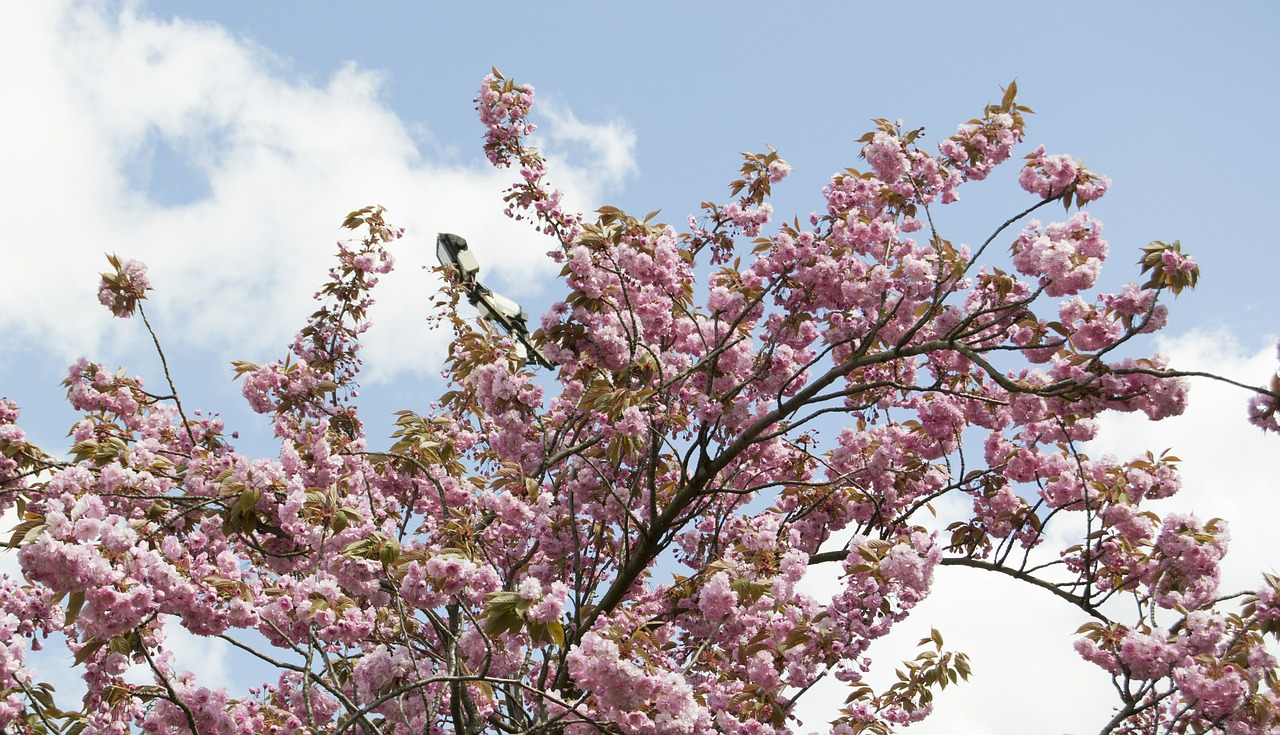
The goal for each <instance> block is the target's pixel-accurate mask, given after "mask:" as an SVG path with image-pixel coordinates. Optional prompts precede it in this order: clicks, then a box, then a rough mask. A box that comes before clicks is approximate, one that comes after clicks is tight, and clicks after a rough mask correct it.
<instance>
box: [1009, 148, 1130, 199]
mask: <svg viewBox="0 0 1280 735" xmlns="http://www.w3.org/2000/svg"><path fill="white" fill-rule="evenodd" d="M1018 183H1019V184H1020V185H1021V186H1022V188H1023V189H1025V190H1026V191H1028V192H1030V193H1032V194H1036V195H1038V196H1040V197H1041V198H1042V199H1056V198H1058V197H1061V196H1064V195H1067V194H1071V195H1073V196H1074V197H1075V201H1076V202H1077V203H1079V204H1085V203H1088V202H1091V201H1094V200H1095V199H1101V198H1102V195H1103V194H1106V193H1107V189H1108V188H1110V186H1111V179H1109V178H1107V177H1106V176H1098V175H1096V174H1094V173H1093V172H1091V171H1089V170H1088V169H1086V168H1085V167H1084V166H1082V165H1080V162H1079V161H1076V160H1074V159H1072V158H1071V156H1068V155H1065V154H1056V155H1046V154H1045V152H1044V146H1040V147H1039V148H1036V150H1035V151H1034V152H1033V153H1031V154H1029V155H1028V156H1027V163H1026V165H1025V166H1023V167H1022V171H1020V172H1019V173H1018Z"/></svg>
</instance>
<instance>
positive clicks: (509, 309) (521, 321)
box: [436, 232, 553, 368]
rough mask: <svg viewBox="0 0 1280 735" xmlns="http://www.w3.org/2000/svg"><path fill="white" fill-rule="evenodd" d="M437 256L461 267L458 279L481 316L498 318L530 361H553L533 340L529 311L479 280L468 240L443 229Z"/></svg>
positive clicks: (446, 263)
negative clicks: (530, 339) (531, 340)
mask: <svg viewBox="0 0 1280 735" xmlns="http://www.w3.org/2000/svg"><path fill="white" fill-rule="evenodd" d="M436 259H437V260H439V261H440V265H443V266H447V267H451V268H454V269H455V270H457V271H458V281H459V282H460V283H461V284H462V288H463V289H464V290H465V291H466V292H467V301H470V302H471V304H472V305H473V306H475V307H476V308H477V309H479V310H480V317H481V318H483V319H487V320H489V321H491V322H496V323H497V324H498V326H500V327H502V329H503V330H504V331H506V333H507V334H508V335H509V336H511V337H513V338H514V339H515V340H516V352H517V353H518V354H519V355H520V356H521V357H522V358H524V360H525V362H526V363H534V364H536V365H540V366H542V367H545V368H551V367H553V365H552V364H551V361H550V360H548V359H547V358H546V357H545V356H544V355H543V354H542V353H541V352H540V351H538V348H537V347H534V346H533V344H532V343H531V342H530V341H529V326H528V324H529V315H528V314H526V313H525V311H524V309H522V308H520V304H517V303H516V302H515V301H513V300H511V299H509V298H507V297H506V296H503V295H502V294H500V293H495V292H494V291H493V290H492V289H490V288H488V287H487V286H485V285H483V284H481V283H480V282H479V281H478V280H476V274H478V273H479V272H480V262H479V261H477V260H476V256H475V253H473V252H471V249H470V248H469V247H467V241H466V240H465V239H463V238H461V237H459V236H457V235H453V234H450V233H447V232H441V233H440V234H439V235H437V236H436Z"/></svg>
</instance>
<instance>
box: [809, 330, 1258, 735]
mask: <svg viewBox="0 0 1280 735" xmlns="http://www.w3.org/2000/svg"><path fill="white" fill-rule="evenodd" d="M1155 346H1156V349H1157V350H1158V351H1160V352H1163V353H1164V354H1166V355H1168V356H1169V357H1170V359H1171V360H1172V364H1173V366H1174V367H1176V368H1179V369H1182V370H1192V371H1197V370H1198V371H1208V372H1213V373H1216V374H1219V375H1223V376H1227V377H1230V378H1234V379H1236V380H1239V381H1241V382H1243V383H1246V384H1252V383H1257V384H1259V385H1261V384H1263V383H1265V382H1267V380H1268V379H1269V376H1270V375H1271V372H1272V371H1274V369H1275V359H1276V355H1275V349H1274V348H1273V347H1272V346H1271V345H1269V344H1268V345H1266V346H1263V347H1261V348H1252V347H1246V346H1243V345H1241V344H1239V343H1237V342H1235V341H1233V340H1232V339H1231V338H1230V337H1229V336H1226V335H1222V334H1213V335H1210V334H1204V333H1198V332H1197V333H1190V334H1185V335H1182V336H1180V337H1177V338H1162V339H1159V340H1157V342H1156V345H1155ZM1247 398H1248V396H1247V395H1246V393H1245V392H1244V391H1242V390H1241V389H1239V388H1234V387H1231V386H1226V385H1223V384H1220V383H1214V382H1211V381H1207V380H1196V381H1193V382H1192V387H1191V400H1190V407H1189V408H1188V410H1187V412H1186V413H1185V414H1183V415H1182V416H1179V417H1176V418H1172V419H1167V420H1165V421H1160V422H1156V423H1152V422H1150V421H1148V420H1146V418H1145V417H1144V416H1142V415H1141V414H1137V415H1131V414H1109V415H1106V416H1104V417H1103V418H1102V419H1101V420H1100V421H1099V425H1100V431H1099V438H1098V439H1097V440H1095V441H1093V442H1090V443H1089V445H1088V446H1086V447H1085V448H1084V449H1085V451H1086V452H1088V453H1089V454H1090V455H1097V456H1102V455H1105V454H1113V455H1115V456H1118V457H1130V456H1134V455H1138V454H1141V453H1143V452H1146V451H1147V450H1153V451H1155V452H1157V453H1158V452H1160V451H1162V450H1164V449H1166V448H1171V449H1172V450H1173V453H1174V454H1175V455H1177V456H1178V457H1180V458H1181V459H1182V460H1183V464H1182V470H1183V489H1182V490H1181V491H1180V492H1179V493H1178V494H1177V495H1175V496H1173V497H1172V498H1169V499H1167V500H1164V501H1160V502H1158V503H1153V504H1152V508H1153V509H1154V510H1156V511H1157V512H1160V513H1162V514H1163V513H1167V512H1170V511H1174V510H1176V511H1179V512H1188V511H1191V512H1195V513H1196V514H1197V515H1198V516H1200V517H1201V518H1204V519H1208V518H1212V517H1221V518H1225V519H1227V521H1228V522H1229V524H1230V529H1231V539H1232V540H1231V549H1230V553H1229V554H1228V556H1227V559H1226V560H1225V562H1224V564H1223V570H1222V590H1223V592H1226V593H1230V592H1236V591H1239V590H1243V589H1255V588H1257V587H1258V586H1259V585H1260V583H1261V576H1260V573H1261V572H1263V571H1273V572H1274V571H1276V570H1277V569H1278V568H1280V553H1277V552H1276V546H1275V541H1274V535H1275V531H1274V521H1275V518H1276V510H1277V502H1276V500H1275V499H1274V498H1275V497H1276V490H1277V483H1280V480H1278V479H1277V478H1280V455H1278V454H1277V453H1276V452H1275V441H1276V440H1275V437H1270V436H1265V435H1263V434H1262V432H1261V431H1259V430H1258V429H1256V428H1254V427H1252V426H1251V425H1249V424H1248V423H1247V422H1246V421H1245V402H1246V400H1247ZM958 505H959V504H958V503H957V504H956V506H957V507H939V508H938V511H939V516H940V517H950V516H953V515H954V514H955V512H956V511H961V510H963V509H962V508H959V507H958ZM1058 536H1061V535H1058ZM1077 538H1078V536H1077ZM1058 545H1059V548H1061V547H1062V546H1064V545H1065V544H1063V543H1061V538H1059V544H1058ZM1046 551H1047V552H1048V553H1049V554H1050V555H1052V554H1054V553H1056V551H1057V549H1047V550H1046ZM934 579H935V583H934V590H933V593H932V594H931V595H930V597H929V598H928V599H927V600H926V601H925V602H924V603H922V604H921V605H920V606H918V607H917V608H916V609H915V610H914V611H913V612H912V614H911V617H910V618H908V619H907V620H906V621H904V622H902V623H900V624H899V625H898V626H897V627H895V628H894V630H893V632H892V633H891V634H890V636H889V637H888V638H885V639H883V640H881V641H877V642H876V643H875V644H873V646H872V648H871V650H870V651H869V655H870V656H871V657H872V659H873V660H874V661H875V662H876V665H875V667H874V668H873V669H872V671H871V672H870V673H869V675H868V679H869V681H870V682H872V683H873V685H875V686H877V687H878V688H879V689H883V688H884V687H885V686H887V685H889V684H891V683H892V682H893V681H894V669H895V668H896V662H898V661H903V660H906V659H911V658H914V657H915V655H916V653H917V649H916V647H915V643H916V642H917V641H918V640H920V639H921V638H924V637H926V636H928V635H929V630H930V628H937V629H938V630H940V631H941V632H942V633H943V635H944V638H945V640H946V643H947V647H948V648H950V649H952V650H959V651H965V652H966V653H968V654H969V655H970V656H971V658H972V664H973V669H974V676H973V678H972V679H971V680H970V681H969V682H967V683H962V684H960V685H959V686H957V687H948V689H947V690H946V691H945V692H942V693H941V694H940V695H939V696H938V697H937V699H936V700H935V708H934V714H933V715H932V716H931V717H930V718H929V719H927V720H925V721H924V722H922V723H920V724H919V725H915V726H913V727H912V728H911V729H910V732H911V733H912V735H942V734H944V733H947V734H949V733H965V734H966V735H1004V734H1005V733H1011V732H1037V733H1040V732H1044V733H1063V732H1073V733H1087V732H1097V730H1098V729H1099V728H1100V727H1101V726H1102V725H1103V724H1105V722H1106V721H1107V719H1109V717H1110V715H1111V707H1112V705H1113V702H1114V701H1115V691H1114V689H1112V687H1111V682H1110V679H1109V677H1107V675H1106V674H1105V673H1104V672H1103V671H1102V670H1101V669H1098V668H1097V667H1095V666H1093V665H1092V664H1088V663H1086V662H1085V661H1084V660H1082V659H1081V658H1080V657H1079V656H1077V655H1076V653H1075V651H1074V650H1073V649H1072V641H1073V640H1074V637H1075V636H1074V635H1073V633H1074V631H1075V630H1076V628H1078V627H1079V625H1080V624H1081V623H1084V622H1086V620H1087V619H1088V618H1086V617H1085V615H1084V613H1082V612H1080V611H1079V610H1076V609H1075V608H1073V607H1071V606H1069V605H1067V604H1065V603H1064V602H1062V601H1061V600H1058V599H1057V598H1055V597H1053V596H1052V595H1049V594H1047V593H1045V592H1044V591H1042V590H1038V589H1034V588H1031V587H1029V586H1028V585H1025V584H1022V583H1019V582H1017V581H1015V580H1012V579H1007V578H1003V577H1000V576H999V575H995V574H990V573H986V572H982V571H978V570H971V569H963V568H957V567H945V568H941V569H939V570H938V571H937V572H936V573H935V578H934ZM805 581H806V584H807V585H808V589H809V590H810V593H811V594H818V593H819V592H821V591H824V590H826V591H828V592H827V593H828V594H829V590H831V589H834V588H835V585H837V584H838V583H839V582H838V579H837V575H836V572H835V571H833V570H822V571H815V572H811V573H810V574H809V575H808V577H807V578H806V580H805ZM844 696H845V691H844V689H843V688H842V686H841V685H839V684H838V683H832V684H830V685H828V686H826V687H825V688H824V689H821V690H816V691H813V692H811V693H810V695H809V701H808V702H805V701H804V700H802V702H804V704H803V705H802V709H801V711H800V717H801V719H803V720H805V727H804V728H801V729H799V730H798V731H797V732H814V731H822V730H824V723H825V722H827V721H829V720H831V719H833V718H834V717H835V713H836V711H837V710H838V708H839V703H840V702H843V701H844Z"/></svg>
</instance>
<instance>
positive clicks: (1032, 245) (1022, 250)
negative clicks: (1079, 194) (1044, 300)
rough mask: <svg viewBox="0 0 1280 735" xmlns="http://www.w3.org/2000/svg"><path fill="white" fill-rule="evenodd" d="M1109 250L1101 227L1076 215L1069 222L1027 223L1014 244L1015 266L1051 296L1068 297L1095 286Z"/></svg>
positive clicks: (1092, 220)
mask: <svg viewBox="0 0 1280 735" xmlns="http://www.w3.org/2000/svg"><path fill="white" fill-rule="evenodd" d="M1107 251H1108V246H1107V241H1106V240H1103V239H1102V224H1101V223H1099V222H1098V221H1097V220H1095V219H1092V218H1091V217H1089V215H1087V214H1085V213H1084V212H1077V213H1075V214H1074V215H1072V216H1071V218H1070V219H1069V220H1067V221H1066V222H1054V223H1050V224H1049V225H1047V226H1045V225H1041V224H1040V222H1039V221H1038V220H1032V221H1031V222H1030V223H1028V224H1027V227H1026V229H1024V230H1023V231H1022V233H1021V234H1020V235H1019V236H1018V239H1017V240H1016V241H1014V243H1013V264H1014V266H1015V267H1016V268H1017V269H1018V272H1019V273H1021V274H1023V275H1026V276H1031V277H1033V278H1038V279H1039V282H1040V286H1041V287H1043V288H1044V290H1045V293H1047V294H1048V295H1050V296H1069V295H1073V294H1077V293H1080V292H1081V291H1084V290H1086V289H1088V288H1091V287H1092V286H1093V284H1094V282H1095V281H1096V280H1097V278H1098V273H1099V271H1100V270H1101V269H1102V262H1103V261H1104V260H1106V257H1107Z"/></svg>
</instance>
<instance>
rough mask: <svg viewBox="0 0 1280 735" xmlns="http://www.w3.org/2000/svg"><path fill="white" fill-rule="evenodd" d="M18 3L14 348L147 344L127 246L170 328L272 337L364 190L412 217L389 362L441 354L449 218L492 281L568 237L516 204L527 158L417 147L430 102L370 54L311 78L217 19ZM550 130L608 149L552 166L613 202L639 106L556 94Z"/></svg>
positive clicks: (384, 323)
mask: <svg viewBox="0 0 1280 735" xmlns="http://www.w3.org/2000/svg"><path fill="white" fill-rule="evenodd" d="M5 12H6V20H5V23H4V24H3V27H0V63H4V64H5V65H6V68H9V69H22V70H23V71H22V72H20V73H18V74H16V75H14V76H13V77H11V84H12V85H13V86H11V88H10V89H9V90H7V92H8V94H9V95H10V99H11V100H15V101H16V100H21V104H15V105H13V106H12V107H10V108H9V110H8V111H7V113H6V123H5V125H6V136H5V137H4V138H3V140H2V141H0V169H2V170H3V171H4V177H3V183H0V214H3V218H2V219H3V222H4V225H3V230H0V233H2V234H0V248H2V249H3V252H4V254H5V260H6V272H7V273H9V274H10V277H9V278H7V279H6V286H5V288H4V289H0V334H3V335H4V336H3V337H0V341H2V342H3V343H4V346H5V347H8V348H13V347H16V346H23V347H26V348H30V347H31V346H32V345H40V346H41V348H42V349H47V350H49V351H52V352H54V353H56V354H57V355H58V356H59V357H61V358H70V357H74V356H76V355H79V354H83V353H86V352H88V353H93V352H94V351H95V350H96V348H97V347H98V346H99V345H101V344H102V342H103V340H106V339H109V340H111V341H112V342H114V343H117V344H129V343H130V342H133V343H136V342H137V341H138V336H137V330H136V329H131V328H130V329H123V330H122V329H120V328H119V325H114V324H111V323H110V320H109V318H108V317H107V315H106V312H105V311H104V310H103V309H101V308H100V307H98V305H97V304H96V274H97V272H98V271H100V270H102V269H103V267H104V265H105V261H104V260H103V258H102V256H101V253H102V252H103V251H115V252H118V253H120V254H121V255H122V256H126V257H131V258H137V259H140V260H143V261H146V262H147V263H148V264H149V266H150V267H151V272H152V281H153V282H154V283H155V284H156V286H157V289H158V291H157V293H156V294H155V296H154V297H153V298H154V304H153V306H152V309H151V311H152V313H153V314H154V315H155V316H156V317H157V318H158V319H159V321H160V323H161V325H162V327H163V329H164V331H165V332H166V335H167V339H168V341H169V344H171V345H174V346H175V347H178V348H187V349H193V348H198V349H202V350H210V351H213V352H214V353H215V354H219V355H223V354H226V355H228V356H235V357H246V358H254V357H255V356H257V357H265V356H274V355H276V354H277V353H278V352H279V351H280V349H281V347H282V346H283V345H284V344H286V343H287V342H288V340H289V338H290V337H291V336H292V334H293V332H294V331H295V330H296V329H297V328H298V326H300V325H301V323H302V320H303V318H305V316H306V315H307V314H309V313H310V312H311V310H312V308H313V307H312V304H311V302H310V300H309V299H310V295H311V293H312V292H313V291H314V290H315V288H316V287H317V286H318V285H319V284H320V283H321V282H322V281H323V278H324V274H325V272H326V270H327V268H328V267H329V264H330V262H331V254H332V252H333V241H334V240H335V239H336V238H338V237H340V236H342V233H341V232H340V231H339V229H338V228H337V224H338V223H339V222H340V221H341V219H342V217H343V216H344V215H345V214H346V213H347V212H348V211H350V210H352V209H355V208H357V207H360V206H363V205H366V204H382V205H384V206H386V207H387V208H388V210H389V218H390V220H391V221H392V222H393V223H395V224H398V225H400V226H403V227H406V228H407V229H408V237H407V238H406V239H405V240H404V241H402V242H401V243H400V244H399V245H397V246H396V248H395V254H396V256H397V258H398V260H399V264H400V265H399V270H398V272H397V273H395V274H393V275H392V276H391V277H389V278H387V279H385V280H384V283H383V285H382V286H380V287H379V290H378V293H377V297H378V300H379V302H380V303H379V306H378V307H376V311H375V312H374V314H373V318H374V320H375V322H377V324H378V326H377V327H376V328H375V330H374V331H373V332H371V333H370V335H369V338H368V342H367V351H366V353H365V355H366V359H367V360H368V362H369V365H370V368H371V372H372V376H373V378H374V379H390V378H393V377H395V376H396V375H399V374H403V373H405V372H419V371H424V370H428V369H430V368H431V367H433V366H435V365H438V364H439V356H440V352H441V350H442V346H443V342H444V336H443V335H432V334H430V333H429V332H428V331H427V329H426V326H425V325H424V323H423V317H424V316H425V315H426V314H427V312H428V310H429V308H430V303H431V293H432V292H433V291H434V290H435V289H436V287H437V285H438V284H437V283H435V282H434V281H433V279H432V277H431V276H430V274H428V273H425V272H423V270H422V269H421V266H430V265H434V252H435V249H434V238H435V233H436V232H437V231H452V232H457V233H460V234H463V235H464V236H466V237H467V238H468V239H469V240H471V241H472V242H473V243H474V244H476V246H477V247H478V249H479V252H480V257H481V260H482V263H483V264H484V267H485V273H484V276H485V278H486V281H489V282H492V283H494V284H495V285H499V286H502V285H503V284H507V286H506V287H507V288H509V289H511V290H512V291H513V292H514V293H513V295H516V296H519V295H526V294H536V293H537V290H538V284H539V283H541V282H549V281H551V280H552V276H553V275H554V270H553V269H552V267H551V266H550V265H549V264H548V263H547V262H546V260H545V258H544V257H543V256H544V253H545V252H546V251H547V250H548V249H549V247H550V243H549V242H548V241H546V240H544V239H543V238H541V237H540V236H538V235H536V234H535V233H533V232H532V230H531V229H530V228H528V227H526V226H524V225H522V224H519V223H513V222H510V221H508V220H507V219H506V218H505V217H504V216H503V215H502V209H503V203H502V199H501V195H502V190H503V189H504V188H505V187H506V186H507V185H508V183H510V182H511V181H512V180H513V178H514V177H515V174H514V172H510V171H494V170H492V169H490V168H488V167H487V166H486V165H485V164H484V163H483V161H482V159H481V158H480V157H479V156H478V155H476V156H474V157H472V158H468V159H466V160H464V161H461V162H459V161H458V160H456V159H454V160H433V159H431V158H429V157H428V156H427V155H425V154H424V153H423V152H422V151H421V150H420V149H419V147H418V146H417V145H416V144H415V139H417V138H420V137H421V127H422V123H421V121H405V120H403V119H401V118H399V117H398V116H397V115H396V113H395V112H394V111H393V110H392V109H391V107H390V106H389V105H388V104H387V102H386V100H384V99H383V96H382V95H383V83H384V79H383V76H382V75H381V74H380V73H378V72H376V71H371V70H367V69H362V68H360V67H358V66H356V65H354V64H350V65H347V66H344V67H342V68H340V69H338V70H337V71H335V72H334V73H333V74H332V75H331V76H330V77H329V78H328V79H326V80H324V81H323V82H322V83H313V82H311V81H308V80H307V79H304V78H300V77H299V75H297V74H295V73H292V72H291V71H290V69H289V66H288V63H287V61H284V60H281V59H279V58H276V57H274V56H273V55H272V54H271V53H270V52H269V51H268V50H266V49H263V48H261V47H259V46H256V45H255V44H253V43H252V42H251V41H248V40H245V39H243V38H238V37H235V36H233V35H231V34H229V33H228V32H227V31H226V30H225V29H223V28H221V27H219V26H217V25H213V24H209V23H195V22H189V21H183V20H171V21H170V20H160V19H158V18H156V17H154V16H152V15H149V14H147V13H146V12H145V6H144V5H142V4H140V3H131V4H127V5H126V6H125V7H124V9H117V8H116V5H115V4H111V3H97V2H72V1H70V0H64V1H61V2H47V3H26V4H12V5H8V6H6V11H5ZM484 71H485V70H483V69H479V70H476V83H477V86H478V85H479V79H480V76H481V75H482V74H483V72H484ZM15 77H16V78H15ZM426 125H428V126H429V125H430V122H429V121H426ZM477 132H478V128H477ZM544 136H545V138H546V139H547V140H548V141H550V142H552V143H554V144H555V146H556V148H557V150H558V151H564V152H565V153H566V154H567V160H573V159H575V158H576V157H579V156H581V155H584V154H585V155H586V156H587V157H588V158H587V159H586V160H589V161H590V162H591V164H592V165H567V164H566V165H564V167H563V168H561V169H555V170H554V174H555V178H556V180H557V183H560V184H561V185H562V186H563V187H564V188H565V190H566V193H567V198H568V200H569V202H570V203H571V204H573V205H575V206H581V207H595V206H598V205H599V203H600V201H599V198H600V196H601V194H602V192H603V191H604V190H605V189H606V188H609V187H616V186H617V185H618V184H619V183H620V182H621V181H622V180H623V179H624V178H625V177H627V176H629V175H630V174H631V173H632V172H634V170H635V163H634V157H633V155H632V151H633V147H634V136H633V135H632V134H631V133H630V131H629V130H628V129H627V128H626V127H625V125H622V124H621V123H619V122H616V121H609V122H605V123H603V124H598V125H596V124H589V123H584V122H582V121H579V120H578V119H577V118H576V117H575V116H574V115H573V113H572V112H571V111H568V110H565V109H563V108H555V109H554V114H552V115H551V116H550V117H549V119H548V121H547V124H546V128H545V131H544ZM557 160H566V158H565V157H560V158H558V159H557ZM130 326H131V325H130ZM233 350H234V351H235V353H236V354H234V355H232V354H231V352H232V351H233ZM246 351H247V352H249V353H251V354H243V353H244V352H246Z"/></svg>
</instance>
